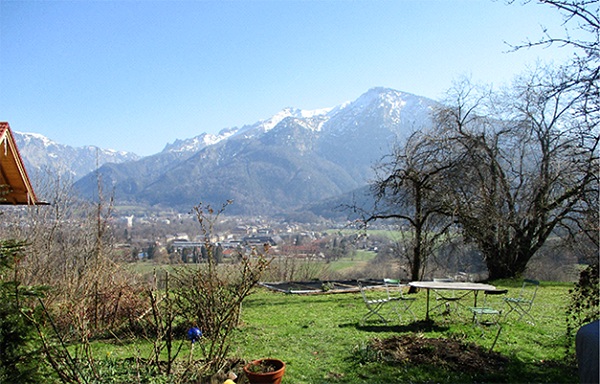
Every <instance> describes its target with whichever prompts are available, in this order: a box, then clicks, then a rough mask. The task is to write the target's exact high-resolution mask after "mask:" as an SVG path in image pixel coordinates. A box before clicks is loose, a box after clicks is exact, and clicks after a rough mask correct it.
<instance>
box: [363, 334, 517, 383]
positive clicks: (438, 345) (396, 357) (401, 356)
mask: <svg viewBox="0 0 600 384" xmlns="http://www.w3.org/2000/svg"><path fill="white" fill-rule="evenodd" d="M371 348H372V349H373V350H374V351H376V352H378V354H380V355H382V357H384V358H385V359H386V360H390V361H393V362H397V363H403V364H411V365H422V364H425V365H433V366H437V367H440V368H445V369H448V370H453V371H462V372H465V373H469V374H487V373H491V372H498V371H500V370H502V369H503V367H504V366H505V364H506V363H507V362H508V358H506V357H504V356H502V355H500V354H498V353H496V352H488V351H487V350H485V349H483V348H482V347H480V346H478V345H476V344H474V343H465V342H463V341H461V340H456V339H442V338H439V339H435V338H426V337H423V336H421V335H416V334H405V335H400V336H394V337H391V338H389V339H384V340H374V341H373V342H372V344H371Z"/></svg>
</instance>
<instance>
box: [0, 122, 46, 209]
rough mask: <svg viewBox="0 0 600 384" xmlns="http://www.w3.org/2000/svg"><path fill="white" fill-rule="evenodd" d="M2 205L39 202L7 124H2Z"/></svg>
mask: <svg viewBox="0 0 600 384" xmlns="http://www.w3.org/2000/svg"><path fill="white" fill-rule="evenodd" d="M0 191H1V192H0V204H2V205H35V204H45V203H42V202H39V201H38V200H37V197H36V196H35V193H34V192H33V187H32V186H31V182H30V181H29V176H28V175H27V171H26V170H25V166H24V165H23V160H22V159H21V155H20V154H19V151H18V150H17V145H16V143H15V139H14V137H13V135H12V132H11V130H10V126H9V125H8V123H6V122H0Z"/></svg>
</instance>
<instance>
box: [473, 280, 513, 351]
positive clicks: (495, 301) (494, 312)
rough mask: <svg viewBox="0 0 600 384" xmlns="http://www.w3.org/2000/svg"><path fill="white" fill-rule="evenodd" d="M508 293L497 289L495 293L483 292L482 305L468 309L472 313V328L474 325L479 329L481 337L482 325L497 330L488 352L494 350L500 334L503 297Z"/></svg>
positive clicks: (483, 335)
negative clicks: (494, 327)
mask: <svg viewBox="0 0 600 384" xmlns="http://www.w3.org/2000/svg"><path fill="white" fill-rule="evenodd" d="M506 293H508V290H507V289H501V290H500V289H497V290H495V291H483V294H484V298H483V304H482V305H481V306H480V307H479V306H478V307H469V309H470V310H471V312H472V313H473V322H474V323H475V324H473V327H475V326H476V325H477V326H478V327H479V329H481V336H482V337H485V331H484V330H483V325H495V326H496V327H497V328H498V332H497V333H496V337H495V338H494V342H493V343H492V347H491V348H490V352H491V351H492V349H494V346H495V345H496V342H497V341H498V337H499V336H500V332H501V331H502V325H500V319H501V318H502V309H503V308H504V303H505V302H506V301H505V300H504V295H506Z"/></svg>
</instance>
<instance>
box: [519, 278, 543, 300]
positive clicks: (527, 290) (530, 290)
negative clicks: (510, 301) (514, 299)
mask: <svg viewBox="0 0 600 384" xmlns="http://www.w3.org/2000/svg"><path fill="white" fill-rule="evenodd" d="M539 286H540V282H539V281H537V280H530V279H525V280H524V281H523V286H522V287H521V293H519V299H520V300H523V301H527V302H528V303H530V304H531V303H533V300H534V299H535V295H536V294H537V290H538V287H539Z"/></svg>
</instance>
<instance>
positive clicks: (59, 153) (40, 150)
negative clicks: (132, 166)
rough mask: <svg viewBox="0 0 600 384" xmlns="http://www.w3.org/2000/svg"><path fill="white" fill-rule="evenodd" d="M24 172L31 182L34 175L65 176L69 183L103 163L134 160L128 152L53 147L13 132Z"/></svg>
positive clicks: (51, 143)
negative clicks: (48, 173)
mask: <svg viewBox="0 0 600 384" xmlns="http://www.w3.org/2000/svg"><path fill="white" fill-rule="evenodd" d="M13 135H14V137H15V142H16V144H17V148H18V149H19V153H20V154H21V157H22V158H23V163H24V165H25V169H26V170H27V172H28V173H29V176H30V177H31V178H32V179H33V180H34V182H35V179H36V174H37V173H38V172H42V171H43V172H46V171H47V172H51V173H55V174H61V175H69V176H70V177H72V178H73V180H77V179H79V178H81V177H82V176H84V175H86V174H88V173H90V172H92V171H93V170H95V169H96V168H97V167H99V166H102V165H104V164H106V163H123V162H125V161H134V160H138V159H139V158H140V157H139V156H138V155H136V154H135V153H132V152H122V151H115V150H112V149H102V148H98V147H95V146H91V145H89V146H85V147H79V148H75V147H71V146H68V145H65V144H60V143H57V142H55V141H53V140H50V139H49V138H47V137H45V136H43V135H40V134H37V133H23V132H16V131H13Z"/></svg>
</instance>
